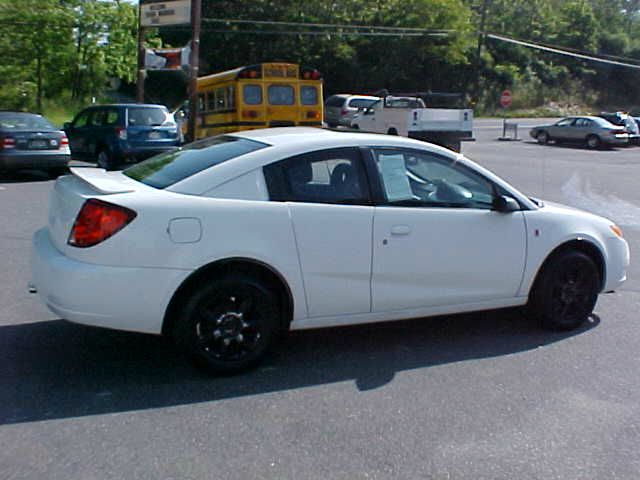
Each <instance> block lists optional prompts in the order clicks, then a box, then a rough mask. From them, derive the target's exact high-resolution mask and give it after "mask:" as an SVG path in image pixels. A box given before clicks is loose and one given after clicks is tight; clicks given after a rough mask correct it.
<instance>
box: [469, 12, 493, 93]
mask: <svg viewBox="0 0 640 480" xmlns="http://www.w3.org/2000/svg"><path fill="white" fill-rule="evenodd" d="M490 1H491V0H482V7H481V10H480V31H479V32H478V46H477V50H476V78H475V82H474V83H475V86H474V89H473V96H474V98H475V100H476V103H477V102H478V100H479V99H480V71H481V68H482V61H481V55H482V45H483V44H484V35H485V32H484V29H485V25H486V22H487V10H488V8H489V2H490Z"/></svg>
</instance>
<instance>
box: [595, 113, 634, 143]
mask: <svg viewBox="0 0 640 480" xmlns="http://www.w3.org/2000/svg"><path fill="white" fill-rule="evenodd" d="M598 116H599V117H601V118H604V119H605V120H607V121H608V122H610V123H613V124H614V125H617V126H619V127H624V129H625V130H626V131H627V133H628V134H629V143H631V144H633V145H639V144H640V127H638V124H637V123H636V121H635V119H634V118H633V117H632V116H631V115H629V114H628V113H626V112H601V113H600V114H599V115H598Z"/></svg>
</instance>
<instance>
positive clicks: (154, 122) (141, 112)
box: [128, 107, 172, 127]
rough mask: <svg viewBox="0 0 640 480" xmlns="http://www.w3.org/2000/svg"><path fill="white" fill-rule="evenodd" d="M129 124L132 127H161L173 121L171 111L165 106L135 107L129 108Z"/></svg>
mask: <svg viewBox="0 0 640 480" xmlns="http://www.w3.org/2000/svg"><path fill="white" fill-rule="evenodd" d="M128 116H129V126H131V127H159V126H160V125H164V124H165V123H171V122H172V119H171V117H170V116H169V112H168V111H167V110H165V109H163V108H153V107H135V108H129V115H128Z"/></svg>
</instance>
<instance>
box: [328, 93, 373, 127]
mask: <svg viewBox="0 0 640 480" xmlns="http://www.w3.org/2000/svg"><path fill="white" fill-rule="evenodd" d="M378 100H380V98H379V97H372V96H370V95H350V94H346V93H343V94H338V95H331V96H330V97H329V98H327V100H326V101H325V102H324V121H325V122H326V123H327V125H328V126H329V127H331V128H335V127H337V126H338V125H342V126H344V127H349V126H351V120H352V119H353V116H354V115H355V114H356V113H358V112H359V111H362V110H364V109H365V108H368V107H370V106H371V105H373V104H374V103H375V102H377V101H378Z"/></svg>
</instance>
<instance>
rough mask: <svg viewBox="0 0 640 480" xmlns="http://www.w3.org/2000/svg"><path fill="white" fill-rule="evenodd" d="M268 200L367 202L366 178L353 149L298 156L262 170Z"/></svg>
mask: <svg viewBox="0 0 640 480" xmlns="http://www.w3.org/2000/svg"><path fill="white" fill-rule="evenodd" d="M264 174H265V179H266V182H267V188H268V189H269V196H270V198H271V200H275V201H281V202H305V203H340V204H348V205H362V204H368V203H369V188H368V184H367V178H366V175H365V172H364V167H363V165H362V160H361V158H360V152H359V150H357V149H355V148H336V149H331V150H322V151H318V152H312V153H307V154H304V155H298V156H296V157H292V158H289V159H286V160H282V161H280V162H277V163H275V164H271V165H267V166H266V167H264Z"/></svg>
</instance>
